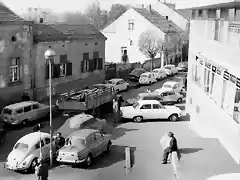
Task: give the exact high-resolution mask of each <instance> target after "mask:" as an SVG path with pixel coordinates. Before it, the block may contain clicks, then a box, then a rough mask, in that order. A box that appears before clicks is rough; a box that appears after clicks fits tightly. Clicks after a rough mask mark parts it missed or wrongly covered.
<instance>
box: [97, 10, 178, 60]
mask: <svg viewBox="0 0 240 180" xmlns="http://www.w3.org/2000/svg"><path fill="white" fill-rule="evenodd" d="M146 31H153V32H156V33H157V34H158V36H159V38H160V39H162V40H163V42H165V41H166V40H167V39H168V37H169V34H171V33H172V34H174V35H176V36H179V33H181V32H182V29H181V28H179V27H178V26H177V25H176V24H174V23H173V22H172V21H170V20H168V19H166V17H164V16H161V15H160V14H159V13H158V12H156V11H155V10H154V9H153V8H152V7H151V6H148V7H146V8H144V7H142V8H131V9H129V10H127V11H126V12H125V13H123V14H122V15H121V16H120V17H119V18H118V19H117V20H115V21H114V22H113V23H111V24H110V25H108V26H107V27H106V28H104V29H103V30H102V33H103V34H104V35H105V36H106V37H107V41H106V62H113V63H121V62H122V61H123V58H125V57H127V62H129V63H136V62H140V63H143V62H145V61H146V60H148V59H149V58H147V57H146V56H145V55H144V54H143V53H142V52H141V51H139V46H138V43H139V37H140V35H141V34H142V33H143V32H146ZM179 47H180V46H179ZM159 57H160V53H159V54H158V55H157V56H156V58H159Z"/></svg>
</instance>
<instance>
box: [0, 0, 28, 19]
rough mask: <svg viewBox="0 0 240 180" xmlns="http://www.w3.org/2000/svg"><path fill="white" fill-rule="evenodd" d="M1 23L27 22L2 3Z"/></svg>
mask: <svg viewBox="0 0 240 180" xmlns="http://www.w3.org/2000/svg"><path fill="white" fill-rule="evenodd" d="M0 21H11V22H12V21H23V22H24V21H25V20H24V19H22V18H21V17H20V16H18V15H17V14H15V13H14V12H13V11H12V10H10V9H9V8H8V7H7V6H6V5H5V4H4V3H2V2H0Z"/></svg>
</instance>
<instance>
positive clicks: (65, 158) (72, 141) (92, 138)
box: [57, 129, 112, 166]
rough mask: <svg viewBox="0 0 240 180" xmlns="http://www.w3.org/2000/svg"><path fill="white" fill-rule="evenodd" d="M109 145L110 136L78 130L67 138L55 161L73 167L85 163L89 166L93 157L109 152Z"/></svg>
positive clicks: (94, 131)
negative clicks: (72, 165)
mask: <svg viewBox="0 0 240 180" xmlns="http://www.w3.org/2000/svg"><path fill="white" fill-rule="evenodd" d="M111 144H112V142H111V136H110V135H103V134H101V133H100V132H99V131H98V130H93V129H83V130H78V131H75V132H74V133H72V134H70V135H69V136H68V137H67V139H66V144H65V146H63V147H62V148H61V149H60V150H59V151H58V156H57V161H59V162H63V163H71V164H74V165H77V164H81V163H84V162H85V163H86V165H87V166H91V165H92V163H93V159H94V158H95V157H97V156H98V155H100V154H102V153H103V152H105V151H106V152H109V151H110V146H111Z"/></svg>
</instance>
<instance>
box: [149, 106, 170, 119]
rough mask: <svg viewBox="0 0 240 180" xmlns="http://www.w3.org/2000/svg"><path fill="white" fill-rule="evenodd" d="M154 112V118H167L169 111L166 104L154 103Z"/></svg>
mask: <svg viewBox="0 0 240 180" xmlns="http://www.w3.org/2000/svg"><path fill="white" fill-rule="evenodd" d="M152 106H153V112H152V114H153V115H154V118H153V119H166V118H167V117H166V116H167V113H166V110H165V108H164V106H162V105H160V104H153V105H152Z"/></svg>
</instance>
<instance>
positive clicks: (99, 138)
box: [95, 132, 106, 155]
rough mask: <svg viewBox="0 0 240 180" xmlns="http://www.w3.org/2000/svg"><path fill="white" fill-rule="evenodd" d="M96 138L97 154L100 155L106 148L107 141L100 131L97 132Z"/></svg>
mask: <svg viewBox="0 0 240 180" xmlns="http://www.w3.org/2000/svg"><path fill="white" fill-rule="evenodd" d="M95 138H96V141H97V151H98V152H97V154H98V155H99V154H101V153H102V152H104V151H105V150H106V143H105V141H104V137H103V135H102V134H101V133H99V132H97V133H95Z"/></svg>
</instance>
